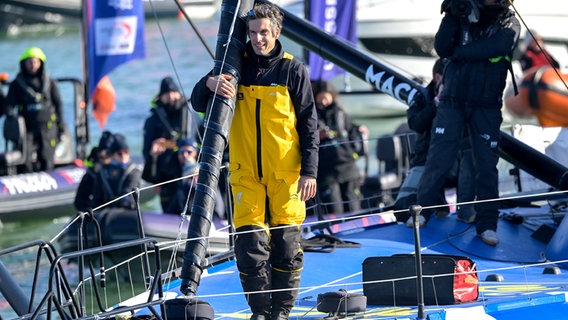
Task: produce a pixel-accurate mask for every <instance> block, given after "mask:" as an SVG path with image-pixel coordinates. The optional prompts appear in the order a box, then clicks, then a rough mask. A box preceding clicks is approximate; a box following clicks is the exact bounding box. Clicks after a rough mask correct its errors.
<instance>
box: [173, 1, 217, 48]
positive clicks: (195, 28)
mask: <svg viewBox="0 0 568 320" xmlns="http://www.w3.org/2000/svg"><path fill="white" fill-rule="evenodd" d="M174 2H175V3H176V5H177V7H178V8H179V11H180V12H181V13H182V14H183V16H184V18H185V20H187V22H189V24H190V25H191V28H192V29H193V31H194V32H195V34H196V35H197V37H198V38H199V41H201V44H202V45H203V46H204V47H205V49H206V50H207V52H208V53H209V55H210V56H211V58H212V59H215V55H214V54H213V51H211V48H209V46H208V45H207V42H205V39H204V38H203V36H202V35H201V33H200V32H199V29H198V28H197V27H196V26H195V24H193V20H191V18H190V17H189V15H188V14H187V12H186V11H185V8H184V7H183V6H182V5H181V3H180V2H179V0H174Z"/></svg>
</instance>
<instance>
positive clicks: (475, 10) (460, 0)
mask: <svg viewBox="0 0 568 320" xmlns="http://www.w3.org/2000/svg"><path fill="white" fill-rule="evenodd" d="M480 8H481V3H480V1H479V0H444V2H442V12H451V14H452V15H454V16H456V17H458V18H460V19H463V20H467V21H469V22H470V23H475V22H477V21H479V9H480Z"/></svg>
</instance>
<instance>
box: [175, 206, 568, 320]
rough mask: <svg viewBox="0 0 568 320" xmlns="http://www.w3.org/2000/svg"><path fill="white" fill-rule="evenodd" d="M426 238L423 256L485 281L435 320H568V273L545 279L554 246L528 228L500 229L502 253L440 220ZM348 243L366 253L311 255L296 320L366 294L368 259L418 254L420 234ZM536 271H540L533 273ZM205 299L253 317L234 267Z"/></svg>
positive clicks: (214, 273) (411, 310) (206, 281)
mask: <svg viewBox="0 0 568 320" xmlns="http://www.w3.org/2000/svg"><path fill="white" fill-rule="evenodd" d="M420 231H421V239H420V240H421V245H422V248H423V253H434V254H436V253H438V254H440V253H444V254H457V255H465V256H469V257H470V258H471V259H472V260H473V261H474V262H475V263H476V265H477V270H478V275H479V280H480V291H479V299H478V300H477V302H471V303H463V304H460V305H452V306H427V307H426V312H427V313H428V314H429V315H430V318H431V319H452V317H449V316H448V317H447V318H446V313H445V311H444V310H448V308H456V307H457V308H462V309H463V308H474V307H478V308H480V307H482V308H483V309H484V310H485V313H488V314H491V315H492V316H494V317H496V318H497V319H537V318H539V319H543V318H548V319H557V318H558V317H557V315H558V314H562V315H565V314H567V313H568V304H566V296H565V294H564V292H565V291H566V286H567V285H568V272H566V270H562V271H563V272H562V273H561V274H558V275H554V274H543V270H544V266H542V265H539V263H541V262H543V261H544V258H543V256H544V252H545V250H546V244H544V243H541V242H539V241H537V240H535V239H533V238H532V237H531V236H530V235H531V231H530V230H528V229H527V228H525V227H524V226H522V225H516V224H512V223H510V222H507V221H500V222H499V230H498V234H499V237H500V240H501V242H500V243H499V244H498V245H497V247H491V246H488V245H486V244H484V243H482V242H481V241H480V240H479V239H478V238H477V237H476V234H475V227H473V226H472V225H468V224H465V223H462V222H459V221H457V220H456V219H455V217H453V216H450V217H448V218H433V219H432V220H431V221H430V222H429V223H428V225H427V226H426V227H425V228H423V229H421V230H420ZM341 238H342V239H345V240H350V241H355V242H358V243H360V244H361V247H360V248H337V249H336V250H334V251H333V252H331V253H317V252H315V253H314V252H307V253H306V254H305V266H304V270H303V272H302V282H301V289H300V292H299V297H298V300H297V304H296V307H295V308H294V310H293V311H292V315H291V319H297V318H321V317H323V316H326V314H322V313H320V312H317V310H316V309H317V296H318V294H320V293H325V292H330V291H337V290H339V289H345V290H347V291H349V292H356V293H362V292H363V289H362V287H363V286H362V263H363V261H364V260H365V259H366V258H368V257H374V256H390V255H393V254H401V253H402V254H408V253H412V252H414V243H413V230H412V229H411V228H408V227H406V226H405V225H404V224H385V225H381V226H376V227H371V228H367V229H366V230H365V231H364V232H353V231H352V232H351V233H349V234H348V233H345V234H343V235H342V236H341ZM527 264H529V265H527ZM530 264H537V266H534V267H530ZM492 274H499V275H501V276H503V277H504V280H505V281H504V282H486V281H484V279H485V278H486V276H487V275H492ZM174 291H176V290H175V289H174ZM554 293H556V295H554ZM198 298H199V299H200V300H204V301H207V302H209V303H210V304H211V306H212V307H213V308H214V310H215V318H216V319H217V318H232V319H248V318H249V317H250V310H248V306H247V304H246V301H245V298H244V295H243V293H242V289H241V285H240V282H239V276H238V271H237V269H236V266H235V263H234V261H231V262H227V263H224V264H221V265H219V266H216V267H214V268H212V269H210V270H208V274H207V275H204V276H203V277H202V281H201V284H200V286H199V291H198ZM416 310H417V309H416V308H415V307H405V306H396V307H393V306H391V307H385V306H368V308H367V312H366V313H365V318H374V319H394V318H396V319H401V318H415V317H416ZM471 310H474V309H471ZM467 312H469V309H468V311H467ZM448 314H449V313H448ZM471 317H472V318H474V316H471Z"/></svg>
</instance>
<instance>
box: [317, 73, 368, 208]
mask: <svg viewBox="0 0 568 320" xmlns="http://www.w3.org/2000/svg"><path fill="white" fill-rule="evenodd" d="M312 89H313V90H314V98H315V101H316V106H317V111H318V121H319V133H320V148H319V164H318V192H319V196H320V200H321V201H322V202H323V203H325V204H326V205H325V207H326V211H327V212H328V213H335V214H340V213H343V212H344V211H345V212H353V211H357V210H360V209H361V202H360V201H361V193H360V191H359V185H360V184H361V180H362V177H361V172H360V171H359V168H358V167H357V163H356V162H355V161H356V158H357V157H358V156H359V154H360V153H362V145H363V143H364V141H362V137H367V136H368V134H369V129H368V128H367V127H366V126H364V125H354V124H353V121H352V120H351V117H350V116H349V115H348V114H347V112H345V110H343V108H342V107H341V105H340V104H339V102H338V101H337V96H338V93H337V91H336V90H335V88H334V87H333V85H332V84H331V83H329V82H327V81H315V82H313V83H312Z"/></svg>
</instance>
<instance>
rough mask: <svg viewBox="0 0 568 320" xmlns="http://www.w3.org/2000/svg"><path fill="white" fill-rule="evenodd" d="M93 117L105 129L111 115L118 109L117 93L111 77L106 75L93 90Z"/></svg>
mask: <svg viewBox="0 0 568 320" xmlns="http://www.w3.org/2000/svg"><path fill="white" fill-rule="evenodd" d="M91 100H92V102H93V117H94V118H95V120H97V123H98V124H99V128H101V129H103V128H104V127H105V124H106V122H107V120H108V117H109V115H110V114H111V112H113V111H114V110H115V109H116V105H115V101H116V93H115V91H114V87H113V86H112V83H111V82H110V79H109V78H108V77H107V76H105V77H103V78H102V79H101V80H100V81H99V83H97V87H96V88H95V90H94V91H93V97H92V98H91Z"/></svg>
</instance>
